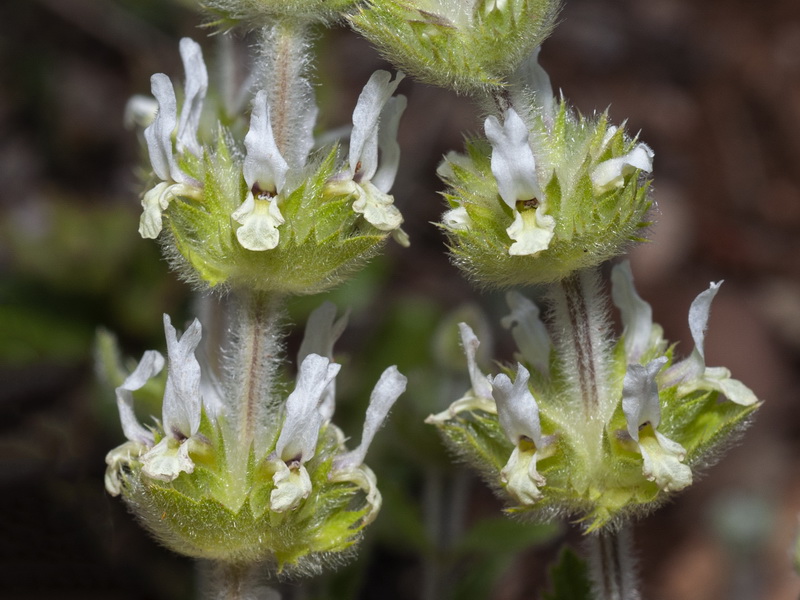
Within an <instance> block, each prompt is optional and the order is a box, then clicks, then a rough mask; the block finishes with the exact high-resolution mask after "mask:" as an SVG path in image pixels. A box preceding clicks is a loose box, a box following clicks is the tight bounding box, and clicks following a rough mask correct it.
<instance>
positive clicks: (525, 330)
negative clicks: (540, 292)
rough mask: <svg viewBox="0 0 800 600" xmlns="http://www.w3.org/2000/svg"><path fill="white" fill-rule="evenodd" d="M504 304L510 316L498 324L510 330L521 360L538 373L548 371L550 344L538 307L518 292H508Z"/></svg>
mask: <svg viewBox="0 0 800 600" xmlns="http://www.w3.org/2000/svg"><path fill="white" fill-rule="evenodd" d="M506 302H507V303H508V307H509V308H510V309H511V314H509V315H507V316H505V317H503V318H502V319H501V321H500V324H501V325H502V326H503V327H505V328H506V329H511V335H512V336H513V337H514V341H515V342H516V344H517V348H519V351H520V353H521V354H522V358H523V359H524V360H525V361H526V362H527V363H528V364H530V365H531V366H533V367H535V368H536V369H537V370H538V371H539V372H540V373H544V374H547V373H548V372H549V371H550V351H551V349H552V346H553V344H552V342H551V341H550V335H549V334H548V332H547V327H545V325H544V323H543V322H542V320H541V319H540V318H539V313H540V311H539V307H538V306H536V304H534V303H533V302H531V301H530V300H528V298H526V297H525V296H523V295H522V294H520V293H519V292H513V291H512V292H508V293H507V294H506Z"/></svg>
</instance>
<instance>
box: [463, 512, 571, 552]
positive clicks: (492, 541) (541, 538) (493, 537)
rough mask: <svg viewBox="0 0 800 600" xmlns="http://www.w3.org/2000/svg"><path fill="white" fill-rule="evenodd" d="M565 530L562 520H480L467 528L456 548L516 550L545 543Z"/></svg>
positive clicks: (483, 550) (472, 550)
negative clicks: (560, 523)
mask: <svg viewBox="0 0 800 600" xmlns="http://www.w3.org/2000/svg"><path fill="white" fill-rule="evenodd" d="M560 531H561V526H560V525H559V524H558V523H535V524H530V523H520V522H519V521H515V520H513V519H509V518H508V517H491V518H488V519H483V520H481V521H478V522H477V523H476V524H475V525H474V526H473V527H472V528H470V529H469V531H467V532H466V533H465V534H464V536H463V537H462V538H461V540H460V541H459V542H458V544H457V546H456V548H457V550H458V551H459V552H481V553H489V554H493V555H497V554H508V555H511V554H515V553H517V552H520V551H522V550H526V549H528V548H530V547H532V546H536V545H539V544H545V543H547V542H549V541H550V540H552V539H553V538H554V537H556V536H557V535H558V534H559V533H560Z"/></svg>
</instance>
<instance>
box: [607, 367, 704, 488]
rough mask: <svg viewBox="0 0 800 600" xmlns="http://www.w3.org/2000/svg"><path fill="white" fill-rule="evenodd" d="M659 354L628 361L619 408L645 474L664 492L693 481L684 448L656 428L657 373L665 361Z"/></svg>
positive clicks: (657, 422) (657, 417)
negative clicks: (646, 360)
mask: <svg viewBox="0 0 800 600" xmlns="http://www.w3.org/2000/svg"><path fill="white" fill-rule="evenodd" d="M666 362H667V358H666V357H664V356H662V357H659V358H657V359H655V360H652V361H650V362H649V363H647V364H646V365H636V364H634V365H628V370H627V372H626V373H625V379H624V380H623V384H622V410H623V412H624V413H625V418H626V421H627V425H628V434H629V435H630V436H631V438H632V439H633V440H634V441H635V442H636V443H637V444H638V446H639V451H640V452H641V453H642V458H643V460H644V464H643V467H642V472H643V474H644V476H645V477H646V478H647V479H648V480H650V481H654V482H655V483H656V485H658V487H659V488H660V489H662V490H664V491H665V492H676V491H678V490H682V489H683V488H685V487H687V486H689V485H690V484H691V483H692V471H691V469H690V468H689V467H688V466H687V465H685V464H683V462H682V461H683V459H684V458H685V457H686V450H685V449H684V448H683V446H681V445H680V444H678V443H677V442H674V441H672V440H670V439H669V438H667V437H666V436H665V435H663V434H661V433H660V432H659V431H658V426H659V424H660V423H661V406H660V404H659V400H658V386H657V384H656V375H657V374H658V372H659V371H660V370H661V369H662V367H663V366H664V365H665V364H666Z"/></svg>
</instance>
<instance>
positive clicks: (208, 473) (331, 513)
mask: <svg viewBox="0 0 800 600" xmlns="http://www.w3.org/2000/svg"><path fill="white" fill-rule="evenodd" d="M251 308H253V309H255V308H256V307H255V305H253V306H252V307H251ZM261 308H264V307H263V306H262V307H261ZM250 314H251V316H252V317H253V318H254V319H256V320H257V321H258V323H259V324H260V325H261V327H260V329H259V328H258V327H256V328H255V331H254V327H253V323H250V324H249V325H246V326H244V327H243V328H242V329H240V330H239V331H238V333H237V335H236V339H235V341H233V340H232V341H231V342H230V345H229V347H228V349H227V350H228V352H227V356H228V357H229V358H228V361H227V364H226V368H225V370H224V374H223V377H222V378H221V380H218V379H217V378H216V376H215V375H214V374H213V373H212V370H211V369H209V368H208V367H207V366H205V365H201V364H200V361H198V360H197V357H196V356H195V351H196V349H197V347H198V345H199V344H200V341H201V338H202V327H201V325H200V322H199V321H198V320H196V319H195V321H194V322H193V323H192V324H191V325H190V326H189V327H188V328H187V329H186V331H185V332H184V333H183V334H181V335H178V332H177V331H176V329H175V328H174V327H173V326H172V324H171V322H170V319H169V317H168V316H166V315H165V316H164V330H165V334H166V340H167V359H166V360H165V358H164V356H163V355H161V354H160V353H159V352H157V351H154V350H148V351H147V352H145V353H144V355H143V356H142V359H141V360H140V361H139V363H138V365H137V366H136V368H135V369H134V370H133V371H131V372H130V374H128V375H127V376H126V377H125V379H124V380H123V381H122V382H121V384H120V385H118V386H117V387H116V389H115V394H116V400H117V408H118V409H119V415H120V423H121V425H122V430H123V433H124V434H125V437H126V438H127V439H128V441H127V442H125V443H124V444H122V445H121V446H119V447H118V448H115V449H114V450H112V451H111V452H109V453H108V455H107V456H106V464H107V465H108V468H107V469H106V476H105V484H106V489H107V491H108V492H109V493H110V494H112V495H115V496H117V495H121V496H122V497H123V498H124V499H125V501H126V502H127V503H128V505H129V506H130V508H131V510H132V512H133V513H134V514H136V516H137V517H138V518H139V519H140V520H141V521H142V523H143V524H144V525H145V526H146V527H147V528H148V529H149V530H150V531H151V532H152V533H153V535H154V536H155V537H156V538H157V539H159V540H160V541H161V542H162V543H163V544H164V545H165V546H167V547H169V548H171V549H173V550H174V551H176V552H179V553H181V554H184V555H187V556H192V557H195V558H204V559H213V560H217V561H222V562H224V563H228V564H236V565H255V564H258V565H262V564H263V565H265V566H267V567H269V570H278V571H283V570H284V569H285V568H288V569H292V570H302V571H306V572H307V571H316V570H318V569H319V568H320V567H321V566H322V564H321V561H322V560H323V559H324V557H325V556H328V555H332V554H333V553H337V554H340V553H342V552H343V551H345V550H346V549H347V548H349V547H350V546H351V545H352V544H353V543H355V542H356V541H357V539H358V537H359V534H360V532H361V529H362V528H363V527H364V526H366V525H367V524H368V523H370V522H371V521H372V520H373V519H374V518H375V516H376V515H377V514H378V511H379V510H380V506H381V494H380V492H379V491H378V488H377V481H376V478H375V475H374V473H373V472H372V471H371V470H370V468H369V467H367V466H366V465H364V458H365V456H366V454H367V451H368V448H369V446H370V444H371V442H372V440H373V438H374V436H375V434H376V432H377V431H378V429H380V427H381V426H382V425H383V423H384V421H385V419H386V417H387V415H388V413H389V411H390V410H391V408H392V405H393V404H394V402H395V401H396V400H397V398H398V397H399V396H400V394H402V393H403V391H404V390H405V387H406V378H405V377H404V376H403V375H401V374H400V373H399V371H398V370H397V369H396V368H395V367H390V368H389V369H386V370H385V371H384V372H383V374H382V375H381V377H380V379H379V380H378V382H377V384H376V386H375V388H374V389H373V391H372V393H371V394H370V403H369V407H368V409H367V414H366V418H365V421H364V427H363V429H362V433H361V442H360V443H359V445H358V446H356V447H355V448H354V449H352V450H348V448H347V447H346V446H345V436H344V434H343V433H342V432H341V431H340V430H339V429H338V428H337V427H336V426H335V425H333V424H332V422H331V419H332V417H333V414H334V412H335V406H336V397H335V396H336V394H335V378H336V375H337V374H338V372H339V369H340V365H338V364H336V363H334V362H332V360H331V359H330V358H329V357H328V356H324V355H331V354H332V353H333V344H334V342H335V341H336V338H338V336H339V334H341V332H342V329H343V328H344V318H340V319H338V320H337V319H336V308H335V307H334V306H333V305H332V304H324V305H323V306H322V307H320V308H319V309H317V310H316V311H314V313H312V315H311V318H310V320H309V327H308V328H307V330H306V336H305V338H304V340H303V343H302V344H301V348H300V351H299V353H298V363H299V364H298V373H297V378H296V381H295V385H294V389H293V390H292V391H291V393H289V394H288V396H287V397H286V398H285V399H284V398H283V394H282V392H281V391H280V390H281V389H282V388H283V386H281V385H279V384H278V382H276V381H274V380H273V381H260V382H254V381H252V380H246V377H247V375H248V374H249V373H250V372H251V371H252V370H253V368H254V367H253V365H254V364H259V365H260V366H261V367H262V368H263V369H264V370H266V371H267V372H273V373H274V371H273V366H271V365H269V364H268V363H265V362H264V361H270V360H273V361H274V358H270V357H273V356H274V354H275V353H276V348H275V339H274V338H275V336H276V334H275V332H274V331H270V332H266V333H265V332H264V329H268V327H266V326H265V325H264V324H265V321H263V320H261V318H262V317H263V316H264V315H263V314H262V312H261V309H258V310H254V311H252V312H251V313H250ZM244 330H246V331H250V332H251V333H252V334H253V335H254V336H255V338H256V339H255V340H253V339H251V340H250V343H248V342H247V341H246V340H245V336H246V333H245V331H244ZM270 341H272V344H270ZM253 347H254V348H256V349H257V352H256V353H252V352H251V353H248V348H249V349H250V350H252V348H253ZM237 353H238V354H237ZM320 353H321V354H320ZM108 354H109V353H106V356H108ZM265 355H266V358H265ZM259 361H260V362H259ZM165 364H168V371H167V377H166V381H164V380H163V379H161V380H155V381H153V383H148V382H151V381H152V380H153V378H154V377H156V376H157V375H158V374H159V373H160V372H161V371H162V370H163V368H164V366H165ZM159 382H161V383H162V386H163V387H162V393H161V397H162V399H163V402H162V412H161V419H160V420H158V421H156V425H155V426H149V427H148V426H145V425H143V424H141V423H140V421H139V418H138V417H137V415H136V413H135V410H134V404H135V401H136V396H137V395H138V394H139V393H141V392H145V393H147V394H148V395H151V394H152V392H153V389H152V386H153V385H154V384H155V385H158V383H159ZM148 386H149V387H150V389H149V390H147V389H146V388H147V387H148Z"/></svg>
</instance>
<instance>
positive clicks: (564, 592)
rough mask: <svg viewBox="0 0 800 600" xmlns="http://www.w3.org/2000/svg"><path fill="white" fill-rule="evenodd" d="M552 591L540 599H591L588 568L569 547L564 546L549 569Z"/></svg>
mask: <svg viewBox="0 0 800 600" xmlns="http://www.w3.org/2000/svg"><path fill="white" fill-rule="evenodd" d="M550 583H551V585H552V592H546V593H545V594H544V595H543V596H542V600H591V598H592V594H591V591H592V586H591V584H590V583H589V568H588V567H587V565H586V562H585V561H584V560H582V559H581V558H580V557H579V556H578V555H577V554H575V552H573V551H572V550H571V549H570V548H564V549H563V550H562V551H561V556H560V558H559V561H558V563H557V564H555V565H553V567H552V568H551V569H550Z"/></svg>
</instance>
